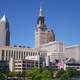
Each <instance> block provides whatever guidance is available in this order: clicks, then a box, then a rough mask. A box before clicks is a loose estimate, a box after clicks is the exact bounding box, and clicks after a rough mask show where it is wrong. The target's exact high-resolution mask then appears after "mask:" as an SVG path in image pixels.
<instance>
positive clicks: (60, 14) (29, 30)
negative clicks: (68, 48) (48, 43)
mask: <svg viewBox="0 0 80 80" xmlns="http://www.w3.org/2000/svg"><path fill="white" fill-rule="evenodd" d="M40 2H42V5H43V9H44V15H45V20H46V24H47V25H48V26H49V27H50V28H52V29H53V30H54V32H55V35H56V40H59V41H63V42H64V43H66V44H70V45H73V44H78V43H80V0H42V1H40V0H0V17H2V16H3V15H4V14H5V15H6V16H7V17H8V20H9V23H10V33H11V35H10V36H11V45H15V44H20V45H26V46H31V47H34V31H35V25H36V21H37V17H38V12H39V7H40Z"/></svg>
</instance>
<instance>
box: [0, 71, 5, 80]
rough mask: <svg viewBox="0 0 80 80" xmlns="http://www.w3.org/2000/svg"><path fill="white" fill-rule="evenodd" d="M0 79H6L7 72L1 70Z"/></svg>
mask: <svg viewBox="0 0 80 80" xmlns="http://www.w3.org/2000/svg"><path fill="white" fill-rule="evenodd" d="M0 80H5V74H4V73H1V72H0Z"/></svg>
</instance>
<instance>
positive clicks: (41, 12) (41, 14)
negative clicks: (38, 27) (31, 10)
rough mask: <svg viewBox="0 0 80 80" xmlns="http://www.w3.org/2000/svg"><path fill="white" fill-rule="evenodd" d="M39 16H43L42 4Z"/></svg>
mask: <svg viewBox="0 0 80 80" xmlns="http://www.w3.org/2000/svg"><path fill="white" fill-rule="evenodd" d="M39 16H43V9H42V6H41V5H40V9H39Z"/></svg>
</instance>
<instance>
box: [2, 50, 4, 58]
mask: <svg viewBox="0 0 80 80" xmlns="http://www.w3.org/2000/svg"><path fill="white" fill-rule="evenodd" d="M2 60H4V50H2Z"/></svg>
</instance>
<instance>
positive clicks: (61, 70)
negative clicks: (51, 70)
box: [57, 68, 65, 77]
mask: <svg viewBox="0 0 80 80" xmlns="http://www.w3.org/2000/svg"><path fill="white" fill-rule="evenodd" d="M64 73H65V71H64V69H62V68H61V69H59V70H58V73H57V77H61V75H63V74H64Z"/></svg>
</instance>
